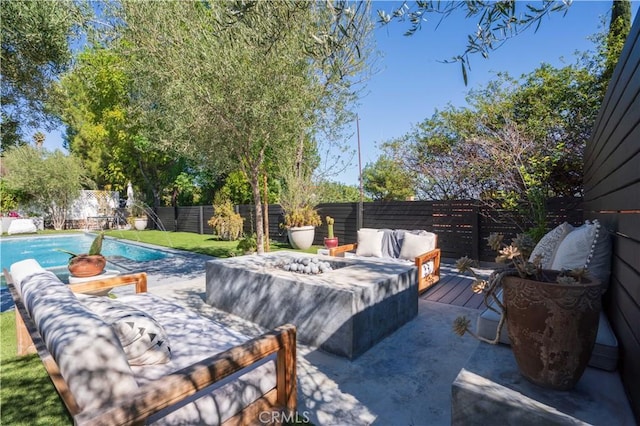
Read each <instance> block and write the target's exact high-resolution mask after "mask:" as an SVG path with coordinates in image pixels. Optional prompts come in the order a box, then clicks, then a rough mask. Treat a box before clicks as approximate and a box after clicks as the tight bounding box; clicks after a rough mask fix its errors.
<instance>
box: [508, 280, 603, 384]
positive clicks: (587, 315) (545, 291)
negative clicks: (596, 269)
mask: <svg viewBox="0 0 640 426" xmlns="http://www.w3.org/2000/svg"><path fill="white" fill-rule="evenodd" d="M544 272H545V274H546V275H547V276H548V277H549V278H550V280H552V281H555V278H556V276H557V275H558V272H557V271H544ZM502 286H503V289H504V293H503V294H504V304H505V308H506V315H507V329H508V332H509V339H510V340H511V347H512V349H513V355H514V356H515V359H516V362H517V364H518V367H519V369H520V372H521V373H522V375H523V376H524V377H525V378H527V379H528V380H529V381H531V382H533V383H535V384H537V385H540V386H544V387H548V388H552V389H558V390H568V389H571V388H573V386H574V385H575V384H576V383H577V382H578V380H579V379H580V377H581V376H582V373H583V372H584V370H585V368H586V367H587V363H588V362H589V358H590V356H591V352H592V350H593V346H594V344H595V341H596V333H597V332H598V320H599V316H600V310H601V294H602V293H601V287H600V281H599V280H597V279H590V280H583V283H581V284H573V285H570V284H558V283H555V282H540V281H533V280H528V279H523V278H520V277H517V276H515V277H513V276H508V277H504V278H503V279H502Z"/></svg>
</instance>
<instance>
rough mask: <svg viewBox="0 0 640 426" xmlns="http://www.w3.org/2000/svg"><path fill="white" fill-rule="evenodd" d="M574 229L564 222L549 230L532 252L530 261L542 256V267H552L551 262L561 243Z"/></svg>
mask: <svg viewBox="0 0 640 426" xmlns="http://www.w3.org/2000/svg"><path fill="white" fill-rule="evenodd" d="M572 230H573V226H571V225H569V224H568V223H567V222H564V223H561V224H560V225H558V226H556V227H555V228H553V229H552V230H551V231H549V232H547V233H546V234H545V235H544V237H542V238H541V239H540V241H538V244H536V247H535V248H534V249H533V251H532V252H531V256H529V262H533V261H534V260H535V258H536V257H538V256H540V261H541V265H542V268H543V269H551V264H552V263H553V259H554V257H555V255H556V252H557V251H558V247H559V246H560V243H561V242H562V240H564V238H565V237H566V236H567V235H568V234H569V232H571V231H572Z"/></svg>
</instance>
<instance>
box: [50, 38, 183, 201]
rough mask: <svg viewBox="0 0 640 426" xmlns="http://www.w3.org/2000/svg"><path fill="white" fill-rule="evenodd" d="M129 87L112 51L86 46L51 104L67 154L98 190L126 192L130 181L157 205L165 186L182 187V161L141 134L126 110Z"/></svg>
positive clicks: (121, 67) (64, 76) (127, 108)
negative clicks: (63, 134) (64, 130)
mask: <svg viewBox="0 0 640 426" xmlns="http://www.w3.org/2000/svg"><path fill="white" fill-rule="evenodd" d="M130 88H131V79H130V78H129V76H128V75H127V74H126V72H125V67H124V60H123V59H122V58H121V57H120V56H118V54H117V53H116V51H115V50H114V49H106V48H101V47H98V46H96V47H88V48H86V49H85V50H84V51H82V52H81V53H80V54H79V55H78V57H77V60H76V63H75V64H74V67H73V68H72V69H71V70H70V71H69V72H68V73H66V74H64V75H63V76H62V78H61V80H60V82H59V84H57V85H55V91H54V96H52V100H51V102H50V103H49V105H50V108H51V109H52V110H53V111H56V112H57V114H58V115H59V116H60V118H61V119H62V121H63V123H65V124H66V126H67V146H68V148H69V151H70V152H71V153H72V154H73V155H75V156H77V157H78V158H80V159H81V160H82V162H83V164H84V166H85V167H86V169H87V170H89V172H90V177H91V179H92V180H93V181H94V182H95V183H96V184H97V185H98V186H99V187H104V186H106V185H111V187H112V188H114V189H116V190H124V188H125V187H126V184H127V182H129V181H131V182H133V184H134V186H135V187H137V188H144V189H145V191H144V192H145V193H146V194H150V197H149V198H152V199H153V204H154V205H155V206H158V205H160V199H161V197H162V194H163V193H164V192H165V191H166V190H167V189H168V188H169V189H171V190H173V188H174V186H177V187H179V186H181V185H182V183H183V182H182V181H183V179H182V178H180V181H177V179H178V177H179V176H180V174H181V173H183V170H184V169H185V168H186V163H185V161H184V159H183V158H181V157H180V156H171V155H168V154H167V153H165V152H162V151H161V150H159V149H158V148H157V147H156V146H155V145H154V144H153V143H150V141H149V140H148V139H147V138H146V137H144V136H143V135H142V134H141V130H140V128H139V126H138V125H137V123H136V119H135V113H134V112H132V111H131V110H130V109H129V98H130ZM139 193H140V192H139Z"/></svg>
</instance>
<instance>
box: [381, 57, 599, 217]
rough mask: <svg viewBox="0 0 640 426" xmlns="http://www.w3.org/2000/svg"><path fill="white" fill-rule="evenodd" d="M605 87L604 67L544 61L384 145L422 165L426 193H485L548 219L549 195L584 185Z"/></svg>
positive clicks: (415, 166) (408, 165)
mask: <svg viewBox="0 0 640 426" xmlns="http://www.w3.org/2000/svg"><path fill="white" fill-rule="evenodd" d="M588 63H589V64H591V65H593V63H592V62H588ZM603 92H604V88H603V86H602V84H601V80H600V78H599V72H597V69H591V68H589V67H583V66H578V65H574V66H567V67H563V68H553V67H551V66H549V65H544V64H543V65H542V66H540V67H539V68H537V69H536V70H534V71H533V72H531V73H529V74H527V75H524V76H522V77H521V79H519V80H514V79H512V78H511V77H509V76H508V75H506V74H500V75H498V78H497V79H496V80H494V81H492V82H490V83H489V84H488V85H487V86H486V87H484V88H481V89H479V90H475V91H472V92H470V94H469V95H468V98H467V101H468V104H469V106H468V107H465V108H454V107H452V106H449V107H447V108H445V109H444V110H442V111H437V112H436V113H435V114H434V115H433V116H432V117H431V118H429V119H426V120H424V121H423V122H422V123H420V124H419V125H418V126H416V128H414V129H413V130H412V132H410V133H409V134H407V135H405V136H404V137H402V138H399V139H397V140H393V141H389V142H387V143H386V144H385V145H384V147H385V150H386V151H387V152H388V153H390V155H393V156H395V157H397V158H399V159H401V161H402V163H403V166H404V168H405V169H406V170H411V171H414V172H415V173H416V175H417V177H418V181H417V186H418V193H419V197H420V198H430V199H452V198H479V199H481V200H484V201H485V202H486V203H488V204H491V205H493V206H494V207H498V208H509V209H514V208H516V209H517V208H520V209H521V213H522V215H521V216H520V217H516V218H513V219H514V220H515V221H516V223H518V224H520V225H522V224H523V223H525V222H530V221H531V220H532V219H534V220H535V221H536V224H537V225H540V226H542V227H544V220H545V218H544V211H543V205H544V200H546V199H548V198H550V197H557V196H568V197H570V196H575V195H577V194H580V193H581V192H582V156H583V151H584V147H585V143H586V141H587V139H588V138H589V136H590V133H591V128H592V126H593V124H594V122H595V118H596V115H597V113H598V110H599V106H600V104H601V102H602V98H603ZM524 218H526V219H527V220H524Z"/></svg>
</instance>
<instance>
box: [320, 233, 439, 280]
mask: <svg viewBox="0 0 640 426" xmlns="http://www.w3.org/2000/svg"><path fill="white" fill-rule="evenodd" d="M435 237H436V244H435V245H436V247H438V236H437V235H436V236H435ZM357 248H358V244H357V243H354V244H345V245H342V246H338V247H335V248H332V249H329V256H344V253H346V252H351V251H355V250H356V249H357ZM430 260H433V272H431V273H430V274H429V275H427V276H424V277H423V276H422V265H424V264H425V263H427V262H429V261H430ZM414 262H415V265H416V268H417V271H416V274H417V277H418V293H423V292H425V291H426V290H427V289H428V288H429V287H431V286H433V285H434V284H435V283H437V282H438V281H440V249H439V248H435V249H433V250H431V251H428V252H426V253H423V254H421V255H419V256H416V258H415V261H414Z"/></svg>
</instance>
